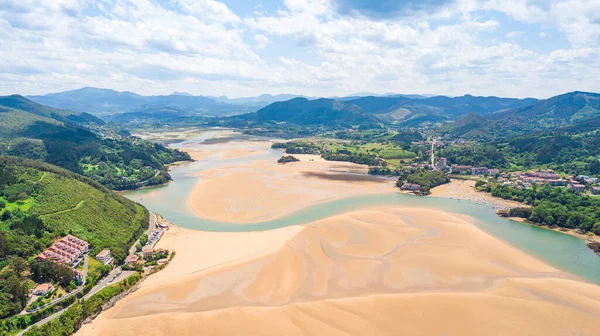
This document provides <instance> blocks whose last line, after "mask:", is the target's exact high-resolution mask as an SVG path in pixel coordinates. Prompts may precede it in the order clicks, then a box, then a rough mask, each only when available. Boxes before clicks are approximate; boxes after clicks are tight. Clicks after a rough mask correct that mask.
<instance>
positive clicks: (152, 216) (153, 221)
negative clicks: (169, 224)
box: [129, 211, 158, 254]
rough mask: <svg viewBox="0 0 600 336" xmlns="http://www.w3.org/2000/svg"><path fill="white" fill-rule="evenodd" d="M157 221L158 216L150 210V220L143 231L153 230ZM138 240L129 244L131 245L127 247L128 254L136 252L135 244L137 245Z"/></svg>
mask: <svg viewBox="0 0 600 336" xmlns="http://www.w3.org/2000/svg"><path fill="white" fill-rule="evenodd" d="M157 222H158V216H156V214H155V213H154V212H152V211H150V220H149V223H148V230H147V231H144V233H146V234H147V233H150V232H152V230H154V229H155V228H156V223H157ZM139 242H140V240H139V239H138V240H136V241H135V243H133V245H131V247H130V248H129V254H134V253H135V252H137V250H136V248H135V245H137V243H139Z"/></svg>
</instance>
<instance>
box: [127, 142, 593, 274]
mask: <svg viewBox="0 0 600 336" xmlns="http://www.w3.org/2000/svg"><path fill="white" fill-rule="evenodd" d="M211 136H212V133H209V134H205V135H203V136H202V137H200V138H197V139H194V140H190V141H186V142H184V143H179V144H176V145H174V147H181V146H183V145H184V144H185V145H188V146H189V145H193V144H195V143H201V142H202V141H203V140H204V139H207V138H209V137H211ZM280 156H281V152H279V151H277V150H271V151H270V152H269V153H268V154H266V155H263V156H253V157H252V158H250V160H256V159H268V160H276V159H277V158H279V157H280ZM247 160H249V159H248V158H239V159H229V160H223V159H220V158H218V157H216V158H208V159H206V160H202V161H197V162H192V163H186V164H182V165H180V166H178V167H174V168H173V169H172V170H171V176H172V177H173V181H172V182H171V183H169V184H167V185H165V186H160V187H155V188H149V189H142V190H137V191H131V192H127V193H125V194H124V196H126V197H128V198H129V199H131V200H134V201H136V202H139V203H141V204H143V205H145V206H146V207H147V208H148V209H150V210H152V211H154V212H156V213H159V214H161V215H162V216H163V217H164V218H165V219H166V220H168V221H169V222H171V223H174V224H176V225H178V226H181V227H185V228H188V229H195V230H205V231H219V232H247V231H262V230H272V229H276V228H281V227H285V226H290V225H299V224H306V223H309V222H312V221H315V220H319V219H322V218H326V217H329V216H332V215H336V214H340V213H344V212H347V211H350V210H356V209H360V208H365V207H372V206H383V205H401V206H414V207H425V208H427V207H431V208H436V209H440V210H444V211H448V212H453V213H459V214H465V215H469V216H471V217H473V218H474V219H475V220H476V224H477V225H478V226H479V227H480V228H481V229H482V230H484V231H486V232H488V233H490V234H492V235H494V236H496V237H498V238H500V239H503V240H505V241H507V242H509V243H510V244H512V245H513V246H515V247H517V248H519V249H521V250H523V251H526V252H528V253H530V254H531V255H534V256H536V257H538V258H540V259H542V260H545V261H546V262H548V263H550V264H552V265H554V266H556V267H558V268H561V269H563V270H565V271H568V272H570V273H573V274H577V275H579V276H581V277H582V278H585V279H588V280H590V281H592V282H594V283H597V284H600V257H598V256H597V255H596V254H595V253H594V252H592V251H591V250H590V249H589V248H588V247H587V246H586V245H585V243H584V242H583V241H581V240H580V239H578V238H576V237H573V236H569V235H566V234H562V233H559V232H556V231H551V230H546V229H543V228H539V227H536V226H531V225H527V224H524V223H519V222H515V221H511V220H508V219H506V218H501V217H498V216H497V215H496V214H495V212H494V210H493V209H492V208H491V207H489V206H486V205H481V204H476V203H472V202H469V201H463V200H454V199H446V198H435V197H418V196H412V195H406V194H401V193H389V194H381V195H371V196H361V197H352V198H345V199H341V200H337V201H331V202H327V203H322V204H319V205H315V206H311V207H307V208H304V209H302V210H300V211H297V212H295V213H292V214H290V215H287V216H285V217H282V218H278V219H275V220H269V221H265V222H261V223H252V224H244V225H240V224H231V223H225V222H218V221H212V220H208V219H205V218H201V217H198V216H197V215H195V214H194V213H193V212H192V210H191V209H190V207H189V206H188V203H187V198H188V195H189V193H190V191H191V190H192V188H193V187H194V185H195V184H196V183H197V182H198V177H197V176H196V175H197V174H198V172H200V171H202V170H204V169H208V168H216V167H225V166H228V165H234V164H239V163H242V162H245V161H247Z"/></svg>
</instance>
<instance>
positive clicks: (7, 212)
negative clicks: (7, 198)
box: [0, 209, 12, 221]
mask: <svg viewBox="0 0 600 336" xmlns="http://www.w3.org/2000/svg"><path fill="white" fill-rule="evenodd" d="M11 218H12V213H11V212H10V210H8V209H6V210H4V212H3V213H2V216H0V220H2V221H7V220H9V219H11Z"/></svg>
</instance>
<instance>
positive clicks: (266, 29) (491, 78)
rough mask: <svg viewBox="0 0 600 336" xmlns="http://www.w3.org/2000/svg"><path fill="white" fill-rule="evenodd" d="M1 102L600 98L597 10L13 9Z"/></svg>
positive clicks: (505, 6) (582, 1)
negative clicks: (24, 98) (171, 97)
mask: <svg viewBox="0 0 600 336" xmlns="http://www.w3.org/2000/svg"><path fill="white" fill-rule="evenodd" d="M0 44H1V45H2V46H3V48H0V94H11V93H21V94H43V93H48V92H56V91H62V90H69V89H76V88H80V87H84V86H95V87H104V88H112V89H116V90H129V91H134V92H138V93H141V94H168V93H171V92H173V91H180V92H181V91H184V92H189V93H192V94H197V95H211V96H220V95H227V96H229V97H240V96H252V95H259V94H263V93H271V94H278V93H296V94H305V95H311V96H335V95H337V96H340V95H348V94H352V93H355V92H374V93H385V92H396V93H422V94H445V95H462V94H466V93H469V94H474V95H497V96H512V97H525V96H530V97H539V98H544V97H549V96H552V95H556V94H560V93H563V92H567V91H574V90H583V91H595V92H598V91H600V81H598V78H600V1H598V0H421V1H394V0H381V1H371V0H263V1H252V0H246V1H243V0H223V1H217V0H160V1H156V0H97V1H93V0H53V1H43V0H0Z"/></svg>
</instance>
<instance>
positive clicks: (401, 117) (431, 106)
mask: <svg viewBox="0 0 600 336" xmlns="http://www.w3.org/2000/svg"><path fill="white" fill-rule="evenodd" d="M348 102H349V103H352V104H355V105H357V106H360V107H361V108H363V109H364V110H365V111H367V112H369V113H372V114H375V115H376V116H377V117H378V118H379V119H381V120H384V121H387V122H392V123H394V124H398V125H402V126H409V127H419V126H435V125H436V124H440V123H445V122H448V121H452V120H457V119H460V118H462V117H465V116H467V115H469V114H470V113H478V114H481V115H487V114H491V113H494V112H497V111H502V110H506V109H511V108H515V107H521V106H529V105H532V104H534V103H535V102H537V100H536V99H532V98H527V99H516V98H500V97H477V96H471V95H464V96H460V97H446V96H435V97H430V98H425V99H423V98H421V99H413V98H410V97H403V96H392V97H361V98H357V99H353V100H349V101H348Z"/></svg>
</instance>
